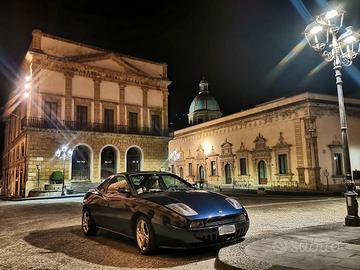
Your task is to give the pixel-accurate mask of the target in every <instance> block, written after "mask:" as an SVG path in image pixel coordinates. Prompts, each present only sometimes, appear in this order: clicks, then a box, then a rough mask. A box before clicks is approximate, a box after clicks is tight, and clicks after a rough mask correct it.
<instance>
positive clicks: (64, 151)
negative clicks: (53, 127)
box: [55, 145, 73, 196]
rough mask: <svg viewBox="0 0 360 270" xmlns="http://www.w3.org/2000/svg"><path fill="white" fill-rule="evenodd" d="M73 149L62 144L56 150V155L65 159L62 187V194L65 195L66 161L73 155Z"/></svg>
mask: <svg viewBox="0 0 360 270" xmlns="http://www.w3.org/2000/svg"><path fill="white" fill-rule="evenodd" d="M72 154H73V150H72V149H69V148H68V146H67V145H62V146H61V147H60V148H59V149H57V150H56V151H55V156H56V157H57V158H58V159H60V160H62V161H63V179H62V187H61V196H64V195H65V161H66V160H67V159H70V158H71V157H72Z"/></svg>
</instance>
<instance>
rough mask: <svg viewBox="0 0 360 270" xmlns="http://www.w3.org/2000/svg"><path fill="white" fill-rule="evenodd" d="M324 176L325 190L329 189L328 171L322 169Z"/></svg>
mask: <svg viewBox="0 0 360 270" xmlns="http://www.w3.org/2000/svg"><path fill="white" fill-rule="evenodd" d="M324 176H325V177H326V191H329V172H328V170H327V169H325V171H324Z"/></svg>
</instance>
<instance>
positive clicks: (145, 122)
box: [141, 87, 149, 128]
mask: <svg viewBox="0 0 360 270" xmlns="http://www.w3.org/2000/svg"><path fill="white" fill-rule="evenodd" d="M141 89H142V91H143V106H142V107H143V116H142V118H143V127H145V128H148V127H149V113H148V90H149V89H148V88H146V87H141Z"/></svg>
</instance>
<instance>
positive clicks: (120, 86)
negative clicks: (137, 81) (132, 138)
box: [119, 83, 126, 126]
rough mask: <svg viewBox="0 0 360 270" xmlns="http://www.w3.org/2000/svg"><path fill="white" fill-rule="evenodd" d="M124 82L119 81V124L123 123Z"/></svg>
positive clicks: (122, 124)
mask: <svg viewBox="0 0 360 270" xmlns="http://www.w3.org/2000/svg"><path fill="white" fill-rule="evenodd" d="M125 86H126V85H125V84H122V83H119V97H120V100H119V103H120V125H121V126H124V125H125Z"/></svg>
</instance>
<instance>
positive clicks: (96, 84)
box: [94, 79, 101, 123]
mask: <svg viewBox="0 0 360 270" xmlns="http://www.w3.org/2000/svg"><path fill="white" fill-rule="evenodd" d="M100 84H101V80H100V79H94V122H95V123H100Z"/></svg>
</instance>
